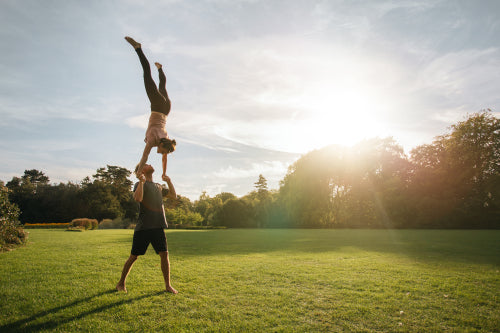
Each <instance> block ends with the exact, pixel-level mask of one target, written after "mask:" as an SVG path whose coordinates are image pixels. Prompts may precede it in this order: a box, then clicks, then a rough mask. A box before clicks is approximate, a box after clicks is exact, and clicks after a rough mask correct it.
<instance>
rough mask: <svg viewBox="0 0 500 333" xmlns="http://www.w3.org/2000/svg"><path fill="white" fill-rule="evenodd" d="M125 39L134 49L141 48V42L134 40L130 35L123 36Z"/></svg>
mask: <svg viewBox="0 0 500 333" xmlns="http://www.w3.org/2000/svg"><path fill="white" fill-rule="evenodd" d="M125 40H126V41H127V42H129V44H130V45H132V46H133V47H134V49H139V48H141V43H138V42H136V41H135V40H134V39H133V38H132V37H129V36H125Z"/></svg>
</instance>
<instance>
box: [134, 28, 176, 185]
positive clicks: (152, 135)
mask: <svg viewBox="0 0 500 333" xmlns="http://www.w3.org/2000/svg"><path fill="white" fill-rule="evenodd" d="M125 40H126V41H127V42H129V43H130V45H132V46H133V47H134V49H135V52H136V53H137V55H138V56H139V60H140V61H141V65H142V70H143V72H144V86H145V87H146V94H147V95H148V98H149V101H150V102H151V115H150V116H149V124H148V129H147V130H146V138H145V139H144V142H146V147H144V152H143V153H142V158H141V161H140V162H139V164H138V165H137V166H136V168H135V174H136V176H140V175H141V174H142V168H143V167H144V165H145V164H146V161H147V160H148V156H149V153H150V152H151V149H152V148H153V147H158V148H157V150H156V151H157V152H158V154H162V155H163V156H162V166H163V174H162V177H163V176H165V175H166V171H167V154H169V153H171V152H173V151H174V150H175V146H176V142H175V140H171V139H169V137H168V134H167V131H166V130H165V124H166V122H167V116H168V114H169V113H170V99H169V98H168V94H167V89H166V88H165V84H166V82H167V80H166V78H165V74H164V73H163V69H162V66H161V64H160V63H157V62H155V65H156V68H158V75H159V77H160V85H159V86H160V89H159V90H158V88H157V87H156V84H155V82H154V81H153V78H152V77H151V68H150V67H149V62H148V59H146V57H145V56H144V53H143V52H142V49H141V44H140V43H138V42H136V41H135V40H134V39H132V38H131V37H128V36H127V37H125Z"/></svg>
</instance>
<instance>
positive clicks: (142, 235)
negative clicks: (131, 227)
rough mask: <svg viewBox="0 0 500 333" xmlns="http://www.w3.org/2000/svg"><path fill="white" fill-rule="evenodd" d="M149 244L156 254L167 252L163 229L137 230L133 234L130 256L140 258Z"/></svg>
mask: <svg viewBox="0 0 500 333" xmlns="http://www.w3.org/2000/svg"><path fill="white" fill-rule="evenodd" d="M149 243H151V245H153V248H154V249H155V251H156V254H158V253H159V252H165V251H167V237H165V231H163V229H149V230H139V231H135V232H134V239H133V241H132V251H131V254H132V255H134V256H141V255H143V254H144V253H146V250H147V249H148V246H149Z"/></svg>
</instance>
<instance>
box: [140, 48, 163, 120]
mask: <svg viewBox="0 0 500 333" xmlns="http://www.w3.org/2000/svg"><path fill="white" fill-rule="evenodd" d="M135 52H137V55H138V56H139V60H140V61H141V65H142V70H143V72H144V87H146V94H148V98H149V101H150V102H151V111H156V112H161V113H163V114H165V115H168V114H169V112H170V99H169V98H168V94H167V89H166V88H165V85H166V83H167V79H166V77H165V73H163V69H162V68H159V69H158V76H159V77H160V89H159V90H158V88H156V84H155V82H154V81H153V78H152V77H151V68H150V67H149V62H148V59H146V56H145V55H144V53H143V52H142V49H141V48H137V49H135Z"/></svg>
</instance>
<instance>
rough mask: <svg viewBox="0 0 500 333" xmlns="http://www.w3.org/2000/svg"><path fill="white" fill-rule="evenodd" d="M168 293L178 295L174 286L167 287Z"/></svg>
mask: <svg viewBox="0 0 500 333" xmlns="http://www.w3.org/2000/svg"><path fill="white" fill-rule="evenodd" d="M167 292H169V293H172V294H177V293H178V291H177V290H175V289H174V288H172V286H168V287H167Z"/></svg>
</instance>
